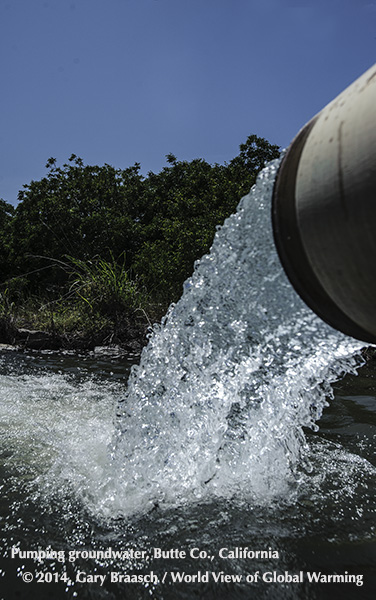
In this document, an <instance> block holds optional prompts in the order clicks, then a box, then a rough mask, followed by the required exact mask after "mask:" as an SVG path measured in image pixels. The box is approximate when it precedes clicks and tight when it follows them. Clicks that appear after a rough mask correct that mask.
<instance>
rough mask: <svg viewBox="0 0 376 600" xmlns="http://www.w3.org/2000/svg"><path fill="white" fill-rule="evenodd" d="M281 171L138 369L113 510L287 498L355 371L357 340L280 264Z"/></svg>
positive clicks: (157, 334)
mask: <svg viewBox="0 0 376 600" xmlns="http://www.w3.org/2000/svg"><path fill="white" fill-rule="evenodd" d="M277 168H278V162H277V161H275V162H274V163H271V164H270V165H269V166H268V167H267V168H266V169H264V171H263V172H262V173H261V175H260V176H259V178H258V181H257V185H256V186H254V188H253V189H252V190H251V192H250V194H249V195H248V196H245V197H244V198H243V199H242V200H241V202H240V204H239V207H238V210H237V213H236V214H235V215H232V216H231V217H230V218H229V219H227V221H226V222H225V224H224V226H223V227H222V228H220V229H219V231H218V232H217V235H216V238H215V241H214V244H213V247H212V249H211V251H210V253H209V254H208V255H206V256H204V257H203V258H202V259H201V260H200V261H199V262H198V263H197V264H196V268H195V271H194V274H193V276H192V278H191V279H190V280H188V281H187V282H186V284H185V286H184V293H183V296H182V298H181V299H180V301H179V302H178V303H177V304H176V305H175V306H172V307H171V308H170V310H169V312H168V314H167V316H166V317H165V319H164V321H163V323H162V325H161V327H160V328H159V329H157V330H155V331H154V333H153V335H152V337H151V339H150V341H149V344H148V346H147V348H146V349H145V350H144V352H143V354H142V358H141V363H140V365H139V366H137V367H134V368H133V370H132V372H131V376H130V379H129V383H128V390H127V393H126V396H125V398H124V400H123V402H122V403H121V406H120V409H119V416H118V426H117V431H116V435H115V439H114V442H113V466H112V468H113V469H115V470H116V473H117V476H116V477H117V490H116V491H117V494H116V496H113V495H112V496H111V502H112V503H113V507H112V510H113V509H114V508H115V510H120V511H121V512H122V511H125V512H127V511H129V510H130V511H133V510H136V509H139V508H140V507H147V506H153V505H155V504H156V503H159V502H163V503H166V502H168V503H176V502H183V501H187V500H191V501H193V500H202V499H204V498H207V497H212V496H213V495H214V496H221V497H224V496H225V497H229V496H233V495H234V494H243V495H244V494H246V495H247V496H250V497H252V498H253V499H254V500H255V501H256V502H265V501H266V502H268V501H269V500H270V499H271V498H273V497H275V496H276V495H280V494H286V493H287V492H288V490H289V488H291V486H292V487H293V485H294V482H295V484H296V481H297V479H298V477H299V475H298V468H299V467H300V466H301V465H302V464H304V451H305V438H304V435H303V430H302V427H304V426H305V427H311V428H315V427H316V425H315V421H316V420H317V419H318V418H319V417H320V415H321V412H322V410H323V407H324V406H325V404H326V398H327V397H328V396H330V394H331V388H330V383H331V382H333V381H334V380H335V379H337V378H338V377H339V376H340V374H343V372H345V371H349V370H351V369H352V368H354V366H355V364H356V361H355V359H354V358H351V357H352V356H353V355H354V353H355V352H356V350H358V349H359V348H360V347H361V344H360V343H359V342H356V341H354V340H352V339H349V338H347V337H345V336H344V335H342V334H339V333H337V332H335V331H334V330H332V329H331V328H330V327H329V326H327V325H326V324H324V323H323V322H321V321H320V320H319V319H318V318H317V317H316V316H314V315H313V313H312V312H311V311H310V310H309V309H308V308H306V306H305V305H303V303H302V301H301V300H300V298H299V297H298V296H297V294H296V293H295V292H294V290H293V289H292V287H291V285H290V283H289V282H288V280H287V278H286V277H285V275H284V272H283V270H282V268H281V266H280V263H279V259H278V256H277V254H276V250H275V248H274V242H273V235H272V229H271V217H270V215H271V195H272V187H273V181H274V177H275V174H276V170H277ZM305 468H309V465H307V464H306V465H305ZM109 500H110V499H109V498H107V499H106V502H105V504H106V505H107V506H108V505H109V504H111V502H109Z"/></svg>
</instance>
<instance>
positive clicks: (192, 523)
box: [0, 163, 376, 600]
mask: <svg viewBox="0 0 376 600" xmlns="http://www.w3.org/2000/svg"><path fill="white" fill-rule="evenodd" d="M276 169H277V163H272V164H271V165H269V166H268V167H267V168H266V169H265V170H264V171H263V172H262V174H261V175H260V177H259V179H258V182H257V185H256V186H255V187H254V188H253V190H252V191H251V193H250V194H249V195H248V196H246V197H244V198H243V199H242V200H241V202H240V205H239V207H238V211H237V213H236V214H235V215H233V216H232V217H230V218H229V219H228V220H227V221H226V222H225V224H224V226H223V227H222V228H220V229H219V231H218V232H217V235H216V238H215V241H214V244H213V247H212V249H211V252H210V254H208V255H207V256H204V257H203V258H202V259H201V260H200V261H199V262H198V263H197V264H196V267H195V271H194V274H193V276H192V278H191V279H189V280H188V281H187V282H186V284H185V286H184V292H183V295H182V298H181V299H180V301H179V302H178V303H177V304H176V305H175V306H172V307H171V308H170V310H169V312H168V314H167V315H166V317H165V319H164V321H163V323H162V324H161V326H159V327H156V328H155V330H154V332H153V333H152V334H151V337H150V340H149V344H148V346H147V347H146V348H145V350H144V352H143V353H142V356H141V360H140V362H139V364H137V365H136V364H134V365H133V366H132V368H131V371H130V375H129V379H128V381H127V378H128V371H129V368H128V367H129V365H127V364H124V361H123V362H121V361H117V362H116V361H110V360H108V361H105V360H94V361H91V359H89V358H88V357H81V359H80V358H78V359H77V358H72V357H69V356H63V355H59V356H55V355H48V354H46V355H43V356H42V357H41V356H38V355H32V354H31V355H17V353H9V352H3V353H2V354H0V367H1V371H0V373H1V375H0V441H1V446H0V447H1V462H0V468H1V472H2V476H3V483H2V496H1V516H2V520H3V528H2V531H3V534H2V546H3V561H2V566H1V569H2V575H3V578H2V579H0V598H4V599H6V600H8V599H12V598H34V597H37V596H38V597H39V598H50V597H51V598H52V597H53V598H60V597H61V598H74V597H79V598H83V599H84V598H85V599H86V598H98V599H99V598H108V599H112V598H115V599H117V598H123V597H124V593H125V592H126V596H125V597H126V598H150V597H153V598H161V599H167V598H170V597H171V598H176V597H182V598H185V597H187V598H191V597H201V596H202V597H205V598H212V597H213V598H214V597H215V598H221V597H223V598H225V597H226V598H228V597H231V598H238V597H239V598H250V597H252V598H253V597H255V598H277V599H278V598H302V597H304V598H324V597H326V596H325V594H326V593H328V597H329V595H330V594H332V591H331V590H333V588H335V589H337V588H338V586H339V589H340V590H341V596H340V597H341V598H354V597H355V598H362V597H364V598H366V597H371V596H368V595H365V594H369V593H370V589H371V587H370V586H374V585H375V583H376V582H375V578H374V575H372V569H374V567H375V564H376V556H375V545H374V540H375V521H374V517H375V493H374V492H375V474H376V469H375V466H374V463H375V461H374V454H373V444H374V435H375V429H374V428H375V426H376V423H375V414H376V410H375V393H374V392H375V390H374V388H373V390H374V391H372V390H371V391H370V390H369V389H368V388H367V393H365V394H363V395H362V394H359V393H353V394H352V395H351V394H350V395H349V396H346V394H345V393H344V390H345V388H346V385H348V384H347V383H346V382H348V381H353V380H354V381H359V378H358V379H357V378H356V372H357V370H358V368H359V367H360V365H361V364H362V362H363V361H362V359H361V357H360V349H361V347H362V344H361V343H360V342H357V341H355V340H352V339H351V338H348V337H346V336H344V335H342V334H340V333H337V332H335V331H334V330H333V329H331V328H330V327H329V326H328V325H326V324H324V323H322V322H321V321H320V320H319V319H318V318H317V317H316V316H314V315H313V313H312V312H311V311H310V310H309V309H308V308H306V307H305V305H304V304H303V303H302V301H301V300H300V298H299V297H298V296H297V294H296V293H295V292H294V291H293V289H292V288H291V286H290V284H289V282H288V281H287V279H286V277H285V275H284V273H283V270H282V268H281V266H280V264H279V259H278V257H277V255H276V251H275V248H274V243H273V237H272V232H271V223H270V201H271V200H270V198H271V190H272V185H273V180H274V176H275V172H276ZM132 362H133V361H132ZM368 368H370V367H368ZM346 373H347V374H348V375H347V379H345V383H344V384H343V386H344V387H342V388H338V387H337V391H336V394H335V390H336V386H338V384H336V383H335V382H337V381H338V380H340V379H341V378H342V377H343V376H344V375H345V374H346ZM349 374H350V375H349ZM351 378H352V379H351ZM372 382H373V379H372V378H369V379H367V385H368V387H372V385H373V383H372ZM333 385H334V387H333ZM340 396H341V399H340V400H339V397H340ZM353 398H356V399H357V400H356V402H355V405H356V406H357V407H358V408H359V402H360V406H361V407H362V410H363V409H364V410H365V414H366V418H364V415H363V413H362V417H361V418H360V421H359V422H360V423H361V426H359V428H358V430H357V429H356V424H357V422H358V421H357V420H358V419H359V417H358V416H354V415H355V414H356V415H358V412H359V411H358V410H355V409H354V407H352V408H351V409H349V416H348V419H349V420H348V421H346V419H345V425H343V422H342V420H341V419H342V418H343V415H342V412H341V411H342V407H343V406H345V407H346V406H347V407H349V406H350V407H351V406H352V403H353V402H354V400H353ZM359 398H362V400H359ZM328 401H329V402H330V406H329V402H328ZM362 403H363V404H362ZM325 408H326V410H325V411H324V409H325ZM323 411H324V413H323ZM330 411H332V412H330ZM336 411H337V412H338V414H339V415H340V416H338V414H337V412H336ZM327 415H329V416H327ZM320 418H321V421H320V423H323V424H324V434H323V433H322V432H321V429H319V428H318V425H317V422H318V421H319V420H320ZM325 419H327V420H328V419H329V427H327V431H326V432H325ZM331 419H332V420H331ZM338 423H339V424H338ZM349 423H350V426H351V427H355V431H352V430H351V433H343V431H342V430H341V431H340V434H339V435H337V433H338V432H336V428H338V427H340V428H343V429H344V430H346V432H347V429H346V427H347V426H348V424H349ZM351 427H350V428H351ZM346 436H347V437H346ZM236 547H238V548H245V547H247V548H248V549H251V551H252V552H253V553H254V556H252V557H251V558H250V557H249V556H245V557H244V556H242V555H241V554H242V553H241V552H240V556H237V557H234V558H232V557H231V556H230V557H229V556H228V551H226V550H221V549H223V548H228V549H232V548H236ZM38 548H39V549H41V550H43V551H44V552H47V549H48V548H49V549H50V552H52V554H51V555H50V557H48V553H47V554H46V555H45V556H44V558H43V555H38V556H39V559H40V560H39V561H37V563H36V562H35V556H33V555H29V556H27V554H25V552H26V551H27V550H30V551H35V552H36V551H37V549H38ZM154 548H160V549H163V550H164V551H165V552H166V554H165V555H164V556H163V557H158V554H157V555H155V554H154V552H155V551H154V550H153V549H154ZM192 548H198V549H199V550H198V551H200V552H202V555H199V556H198V557H196V556H191V554H190V552H191V550H192ZM106 550H107V555H106V554H105V551H106ZM172 550H175V551H176V552H178V551H179V552H183V553H185V555H184V557H183V555H178V556H174V553H173V552H172ZM59 551H60V552H61V554H60V555H59V554H58V552H59ZM113 551H114V552H115V551H125V555H122V556H120V555H117V556H116V555H114V553H113ZM261 551H262V552H266V553H267V557H265V555H263V557H260V556H259V555H257V556H256V554H257V552H259V553H260V552H261ZM12 552H13V555H12ZM69 552H72V553H73V554H72V555H71V558H72V560H70V558H69V557H70V555H69ZM90 552H91V554H90ZM74 553H76V554H74ZM85 553H86V554H85ZM205 553H206V554H205ZM238 554H239V553H238ZM211 557H213V558H211ZM317 565H318V568H321V570H323V569H325V572H327V573H342V574H344V573H345V572H346V573H348V574H349V573H350V574H352V573H358V574H362V578H363V577H364V581H363V580H362V583H361V584H360V583H359V584H356V582H354V581H350V582H348V581H347V580H346V581H345V582H344V583H341V582H338V581H337V582H336V583H330V584H328V583H327V584H325V583H323V584H320V583H317V584H315V583H312V582H310V581H308V580H307V576H306V575H304V580H303V581H301V582H295V583H291V582H289V581H287V582H286V581H282V580H278V581H267V580H261V581H257V580H254V581H253V582H252V581H246V579H245V577H246V574H247V573H248V574H250V575H252V574H254V573H255V572H256V571H257V570H259V572H260V573H265V572H271V573H274V572H275V573H277V574H281V575H283V573H284V572H286V570H287V572H288V573H290V574H291V573H299V572H300V571H303V572H304V573H305V572H306V571H307V570H310V571H313V570H314V569H315V568H316V566H317ZM354 569H355V570H354ZM110 571H113V572H115V573H118V572H119V573H123V574H124V573H134V574H137V573H144V572H145V573H150V572H151V571H152V572H153V573H156V574H157V578H158V581H154V580H151V581H148V580H144V581H138V582H136V583H128V584H124V583H121V582H119V581H116V580H115V581H110V579H109V575H108V573H109V572H110ZM29 572H30V573H32V575H33V578H34V579H33V582H32V583H27V582H26V583H25V582H24V581H23V576H24V573H29ZM81 572H83V573H86V574H87V573H89V574H92V575H93V576H94V575H98V577H99V575H100V574H104V575H105V580H104V581H103V583H102V584H101V583H100V580H99V579H98V580H97V581H94V580H89V581H87V580H86V581H83V580H82V577H83V576H81V575H79V576H78V579H77V574H78V573H81ZM165 572H166V573H168V576H167V580H166V581H164V582H163V583H162V578H163V573H165ZM176 572H179V573H182V572H184V573H186V574H188V575H192V574H196V575H197V573H198V572H200V573H201V575H200V576H198V577H199V578H200V577H201V578H202V574H203V575H204V576H205V574H206V573H211V575H210V576H209V575H208V577H209V581H205V577H204V580H199V581H195V580H194V579H193V581H191V580H189V577H188V580H185V582H184V583H176V582H174V576H172V575H171V573H176ZM222 572H223V573H224V574H232V575H234V576H235V575H237V576H239V577H240V580H231V581H222V580H221V579H220V575H218V577H219V580H218V581H216V580H215V577H214V576H213V575H212V573H216V574H220V573H222ZM38 573H39V575H38ZM216 576H217V575H216ZM46 577H47V579H48V578H50V579H51V581H45V579H46ZM266 577H268V576H266ZM275 577H276V576H275ZM343 577H345V575H343ZM38 578H39V583H38ZM2 581H3V583H4V588H3V589H4V592H2V588H1V584H2ZM366 584H367V586H368V587H367V589H366ZM124 586H125V587H124ZM354 589H355V592H354ZM1 593H3V596H1ZM354 593H356V595H354ZM35 594H37V596H36V595H35ZM338 597H339V596H338Z"/></svg>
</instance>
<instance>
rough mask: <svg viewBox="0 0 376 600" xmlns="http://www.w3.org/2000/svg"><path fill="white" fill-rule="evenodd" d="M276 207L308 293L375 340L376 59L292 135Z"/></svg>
mask: <svg viewBox="0 0 376 600" xmlns="http://www.w3.org/2000/svg"><path fill="white" fill-rule="evenodd" d="M272 210H273V229H274V238H275V243H276V247H277V250H278V253H279V256H280V259H281V262H282V265H283V267H284V269H285V271H286V273H287V276H288V277H289V279H290V281H291V283H292V284H293V286H294V287H295V289H296V291H297V292H298V293H299V294H300V296H301V297H302V299H303V300H304V301H305V302H306V303H307V304H308V306H310V308H311V309H312V310H314V311H315V312H316V313H317V314H318V315H319V316H320V317H321V318H322V319H323V320H324V321H326V322H327V323H329V324H330V325H332V326H333V327H335V328H336V329H338V330H340V331H342V332H344V333H346V334H347V335H350V336H352V337H355V338H358V339H360V340H363V341H365V342H370V343H376V65H374V66H373V67H371V68H370V69H369V70H368V71H367V72H366V73H364V74H363V75H362V76H361V77H359V79H357V80H356V81H355V82H354V83H353V84H351V85H350V86H349V87H348V88H347V89H346V90H344V91H343V92H342V93H341V94H340V95H339V96H338V97H337V98H335V99H334V100H333V101H332V102H330V104H328V105H327V106H326V107H325V108H324V109H323V110H322V111H321V112H320V113H318V114H317V115H316V116H315V117H314V118H313V119H312V120H311V121H309V123H307V124H306V125H305V127H303V129H302V130H301V131H300V132H299V134H298V135H297V136H296V138H295V139H294V140H293V142H292V143H291V145H290V146H289V148H288V150H287V152H286V154H285V156H284V158H283V160H282V162H281V166H280V168H279V171H278V174H277V178H276V182H275V185H274V194H273V209H272Z"/></svg>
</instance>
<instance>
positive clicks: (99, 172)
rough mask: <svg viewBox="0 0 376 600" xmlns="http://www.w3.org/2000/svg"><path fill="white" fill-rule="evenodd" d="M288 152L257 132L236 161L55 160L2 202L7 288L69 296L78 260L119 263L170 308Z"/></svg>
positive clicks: (0, 236)
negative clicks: (241, 206) (146, 167)
mask: <svg viewBox="0 0 376 600" xmlns="http://www.w3.org/2000/svg"><path fill="white" fill-rule="evenodd" d="M278 156H279V148H278V147H277V146H275V145H271V144H270V143H269V142H267V141H266V140H265V139H263V138H259V137H257V136H254V135H252V136H250V137H249V138H248V139H247V141H246V143H245V144H242V145H241V146H240V153H239V155H238V156H236V157H235V158H234V159H233V160H231V161H230V162H229V163H228V164H225V165H218V164H215V165H210V164H208V163H207V162H206V161H205V160H203V159H195V160H192V161H190V162H189V161H179V160H177V159H176V157H175V156H173V155H172V154H169V155H167V157H166V159H167V166H166V167H165V168H164V169H162V171H161V172H160V173H158V174H155V173H152V172H150V173H149V174H148V175H147V177H143V176H142V175H141V174H140V165H139V164H138V163H136V164H135V165H134V166H132V167H129V168H127V169H124V170H121V169H115V168H113V167H111V166H110V165H108V164H105V165H104V166H101V167H99V166H88V165H84V164H83V161H82V160H81V159H80V158H78V157H77V156H75V155H74V154H73V155H72V156H71V157H70V158H69V161H68V162H67V163H66V164H64V165H63V166H62V167H58V166H57V165H56V161H55V159H53V158H51V159H49V160H48V162H47V165H46V168H47V175H46V176H45V177H44V178H43V179H41V180H40V181H31V183H29V184H28V185H25V186H24V188H23V190H22V191H21V192H20V193H19V197H18V200H19V203H18V205H17V207H16V209H13V208H12V207H11V206H10V205H9V204H7V203H6V202H4V201H3V200H1V203H0V269H1V275H0V277H1V279H0V285H1V287H0V290H2V293H3V294H4V293H5V292H4V290H5V289H6V290H7V293H8V295H9V297H10V296H12V294H13V295H17V294H18V295H19V294H20V293H21V292H22V294H23V295H24V296H25V295H36V294H37V295H38V294H39V296H44V297H45V298H48V299H51V298H57V297H58V296H59V297H62V295H63V293H65V294H67V293H68V294H69V293H70V292H71V291H72V289H74V286H73V287H72V283H74V282H75V281H76V282H77V277H76V279H74V278H73V280H72V268H71V266H72V264H75V265H76V267H77V265H80V272H81V274H86V275H88V271H87V270H86V271H85V269H86V267H85V266H84V265H85V264H86V266H87V265H91V266H90V269H91V271H90V273H91V274H92V273H94V272H95V273H96V274H97V275H98V272H99V271H96V269H97V268H98V265H99V266H100V267H101V269H104V270H105V269H106V265H108V266H109V265H112V266H111V269H113V271H114V273H115V272H117V270H116V269H117V268H118V269H119V273H121V276H122V277H123V280H122V281H123V283H124V284H125V282H127V286H128V287H127V290H128V292H127V293H130V292H129V290H131V286H130V283H129V282H130V281H132V282H133V283H134V285H136V286H137V289H138V290H143V291H144V292H146V293H147V294H148V295H149V297H150V298H152V299H153V301H154V302H159V303H160V304H162V305H163V309H164V308H165V307H166V305H168V303H169V302H171V301H175V300H177V299H178V297H179V296H180V293H181V289H182V284H183V282H184V280H185V279H186V278H187V277H188V276H189V275H190V274H191V272H192V268H193V263H194V261H195V260H196V259H198V258H199V257H200V256H201V255H202V254H204V253H205V252H207V251H208V250H209V248H210V245H211V243H212V240H213V236H214V233H215V230H216V227H217V226H218V225H220V224H222V223H223V221H224V219H225V218H226V217H227V216H229V215H230V214H231V213H232V212H233V211H234V210H235V208H236V205H237V203H238V202H239V200H240V198H241V196H242V195H244V194H245V193H247V192H248V191H249V189H250V188H251V186H252V185H253V184H254V182H255V179H256V176H257V173H258V172H259V171H260V169H261V168H262V167H263V166H264V164H265V162H266V161H269V160H271V159H273V158H276V157H278ZM68 257H69V258H68ZM93 265H94V266H93ZM116 265H117V266H116ZM94 267H95V268H94ZM87 268H89V267H87ZM90 269H89V270H90ZM75 272H76V275H77V269H76V271H75ZM125 273H126V276H125ZM132 285H133V284H132ZM129 286H130V287H129ZM85 289H88V288H85ZM124 289H125V288H124ZM136 296H137V294H136ZM137 297H138V296H137Z"/></svg>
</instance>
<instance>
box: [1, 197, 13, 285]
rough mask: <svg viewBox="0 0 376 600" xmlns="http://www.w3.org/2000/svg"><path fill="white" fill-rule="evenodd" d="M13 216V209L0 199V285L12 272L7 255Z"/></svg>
mask: <svg viewBox="0 0 376 600" xmlns="http://www.w3.org/2000/svg"><path fill="white" fill-rule="evenodd" d="M13 215H14V207H13V206H12V205H11V204H9V203H8V202H5V200H3V199H2V198H0V283H2V282H3V281H5V280H6V279H7V278H8V277H9V276H10V274H11V270H12V267H11V264H10V260H9V253H10V243H11V238H10V235H11V231H10V230H11V223H12V218H13Z"/></svg>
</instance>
